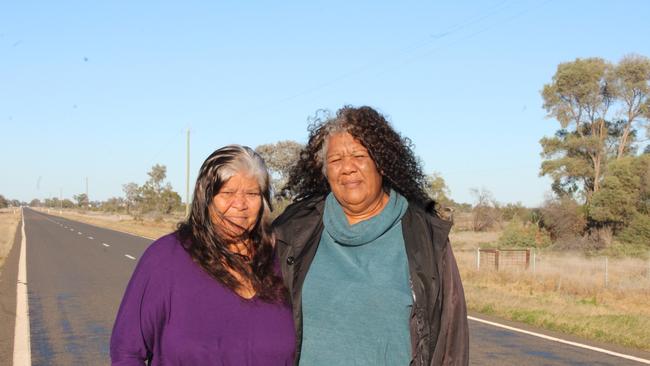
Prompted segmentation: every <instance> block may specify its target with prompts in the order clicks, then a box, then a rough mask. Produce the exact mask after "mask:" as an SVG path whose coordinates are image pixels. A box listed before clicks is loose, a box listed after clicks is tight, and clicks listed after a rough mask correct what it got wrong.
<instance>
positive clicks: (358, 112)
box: [283, 106, 437, 215]
mask: <svg viewBox="0 0 650 366" xmlns="http://www.w3.org/2000/svg"><path fill="white" fill-rule="evenodd" d="M308 130H309V142H308V143H307V145H306V146H305V148H304V149H303V150H302V151H301V152H300V158H299V160H298V162H297V163H296V165H294V166H293V168H292V169H291V171H290V173H289V179H288V181H287V184H286V185H285V187H284V189H283V190H284V191H285V192H289V193H290V194H291V195H293V196H294V199H295V200H296V201H300V200H303V199H306V198H309V197H314V196H322V195H326V194H328V193H329V192H330V187H329V184H328V182H327V178H326V177H325V173H324V171H325V166H324V161H325V158H324V157H325V155H326V150H327V145H328V141H329V137H330V136H332V135H333V134H336V133H339V132H348V133H349V134H350V135H352V137H354V138H355V139H356V140H358V141H359V142H360V143H361V144H362V145H363V146H364V147H365V148H366V149H368V153H369V154H370V157H371V158H372V160H374V162H375V164H376V165H377V170H378V171H379V173H380V174H381V176H382V184H383V189H384V190H385V191H386V192H388V191H389V190H390V189H391V188H392V189H394V190H395V191H396V192H398V193H400V194H401V195H402V196H404V197H405V198H406V199H407V200H408V201H409V202H411V203H413V204H416V205H418V206H420V207H422V208H424V209H425V210H427V211H429V212H431V213H433V214H436V215H437V212H436V211H435V202H434V201H433V200H432V199H431V198H430V197H429V196H428V195H427V193H426V192H425V190H424V187H425V182H426V180H425V178H426V176H425V175H424V173H423V172H422V167H421V164H420V161H419V159H418V158H417V157H416V156H415V154H414V153H413V148H412V146H413V144H412V142H411V140H410V139H409V138H406V137H402V136H401V135H400V134H399V133H398V132H397V131H395V130H394V129H393V128H392V127H391V125H390V123H389V122H388V121H387V120H386V118H385V117H384V116H383V115H382V114H381V113H379V112H377V111H376V110H375V109H373V108H371V107H368V106H363V107H358V108H355V107H351V106H344V107H343V108H341V109H339V110H338V111H337V112H336V116H335V117H330V116H328V115H325V117H324V118H322V117H315V118H314V119H313V121H312V123H311V124H310V125H309V128H308Z"/></svg>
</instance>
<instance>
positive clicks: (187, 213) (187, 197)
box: [185, 128, 190, 218]
mask: <svg viewBox="0 0 650 366" xmlns="http://www.w3.org/2000/svg"><path fill="white" fill-rule="evenodd" d="M186 155H187V162H186V164H185V167H186V169H185V217H186V218H187V217H189V216H190V129H189V128H188V129H187V154H186Z"/></svg>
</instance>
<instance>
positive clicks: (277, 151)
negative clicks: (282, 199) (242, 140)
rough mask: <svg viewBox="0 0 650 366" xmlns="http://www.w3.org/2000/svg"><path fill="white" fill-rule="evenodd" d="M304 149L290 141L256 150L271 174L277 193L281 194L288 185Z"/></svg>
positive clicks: (263, 146)
mask: <svg viewBox="0 0 650 366" xmlns="http://www.w3.org/2000/svg"><path fill="white" fill-rule="evenodd" d="M302 148H303V146H302V145H301V144H299V143H297V142H295V141H290V140H285V141H280V142H277V143H275V144H264V145H259V146H258V147H256V148H255V151H256V152H257V153H258V154H260V156H261V157H262V159H264V162H265V163H266V166H267V168H269V171H270V172H271V177H272V185H273V190H274V191H275V192H276V193H279V192H280V190H281V188H282V187H283V186H284V184H285V183H286V181H287V178H288V177H289V171H290V170H291V167H293V165H294V164H296V162H297V161H298V158H299V157H300V151H301V150H302Z"/></svg>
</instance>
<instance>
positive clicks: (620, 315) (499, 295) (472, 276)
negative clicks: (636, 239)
mask: <svg viewBox="0 0 650 366" xmlns="http://www.w3.org/2000/svg"><path fill="white" fill-rule="evenodd" d="M475 255H476V254H475V252H469V251H459V252H457V253H456V256H457V259H458V264H459V267H460V269H461V275H462V277H463V284H464V286H465V294H466V297H467V304H468V307H469V309H470V310H473V311H477V312H479V313H485V314H490V315H495V316H498V317H502V318H507V319H511V320H515V321H520V322H525V323H528V324H531V325H533V326H538V327H542V328H547V329H551V330H556V331H561V332H565V333H570V334H575V335H578V336H581V337H585V338H589V339H594V340H599V341H603V342H609V343H616V344H620V345H623V346H627V347H634V348H638V349H642V350H646V351H650V307H648V306H647V304H648V303H650V263H648V262H645V261H642V260H638V259H621V260H613V259H612V260H609V261H608V283H607V287H605V271H604V269H605V263H604V258H585V257H583V256H581V255H579V254H571V253H564V254H553V253H548V254H543V255H541V256H539V257H538V261H537V263H536V266H535V272H534V273H533V272H532V270H530V271H523V270H512V269H511V270H502V271H499V272H495V271H490V270H486V269H485V268H484V269H482V270H481V271H480V272H479V271H477V270H476V257H475Z"/></svg>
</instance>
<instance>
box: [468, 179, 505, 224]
mask: <svg viewBox="0 0 650 366" xmlns="http://www.w3.org/2000/svg"><path fill="white" fill-rule="evenodd" d="M471 193H472V195H473V196H474V197H475V198H476V203H475V204H474V208H472V229H473V230H474V231H486V230H489V229H490V228H492V227H494V226H495V225H497V224H499V223H500V221H501V213H500V211H499V203H498V202H497V201H496V200H495V199H494V197H493V196H492V192H490V191H488V190H487V189H485V188H482V189H480V190H479V189H478V188H472V189H471Z"/></svg>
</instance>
